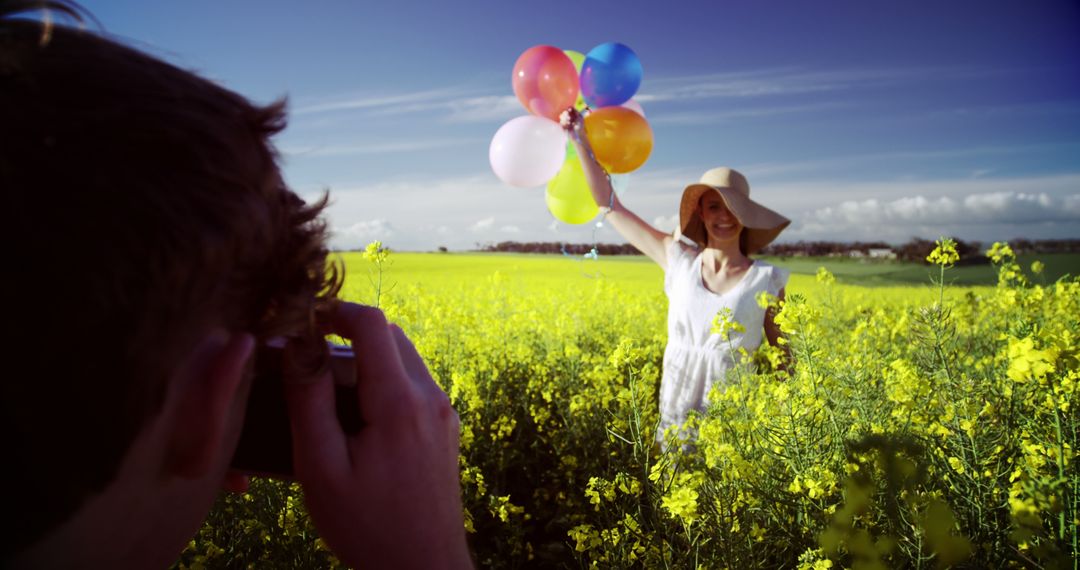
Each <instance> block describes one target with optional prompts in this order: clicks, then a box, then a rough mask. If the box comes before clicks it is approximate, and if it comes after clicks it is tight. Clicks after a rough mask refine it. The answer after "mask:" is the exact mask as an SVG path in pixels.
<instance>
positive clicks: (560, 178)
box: [544, 157, 600, 224]
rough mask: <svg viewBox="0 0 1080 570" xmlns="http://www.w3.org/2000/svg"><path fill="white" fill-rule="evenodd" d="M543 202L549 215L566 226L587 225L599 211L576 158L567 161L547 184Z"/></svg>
mask: <svg viewBox="0 0 1080 570" xmlns="http://www.w3.org/2000/svg"><path fill="white" fill-rule="evenodd" d="M544 200H545V201H546V202H547V207H548V210H549V211H550V212H551V215H552V216H555V219H556V220H559V221H560V222H565V223H567V224H585V223H588V222H589V221H591V220H592V219H593V218H595V217H596V214H597V213H599V211H600V208H598V207H597V206H596V202H594V201H593V197H592V192H590V191H589V183H588V182H587V181H586V180H585V171H584V170H583V169H582V168H581V162H580V161H579V160H578V159H577V157H574V158H571V159H567V161H566V162H564V163H563V165H562V169H560V170H559V173H558V174H556V175H555V178H552V179H551V181H550V182H548V185H547V192H545V194H544Z"/></svg>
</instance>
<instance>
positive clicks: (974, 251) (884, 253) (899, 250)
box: [476, 238, 1080, 265]
mask: <svg viewBox="0 0 1080 570" xmlns="http://www.w3.org/2000/svg"><path fill="white" fill-rule="evenodd" d="M1009 245H1010V246H1011V247H1012V249H1013V251H1014V252H1016V253H1017V254H1024V253H1080V239H1043V240H1029V239H1024V238H1019V239H1014V240H1010V241H1009ZM595 247H596V252H597V253H598V254H600V255H636V254H637V253H638V251H637V249H635V248H634V246H632V245H630V244H628V243H623V244H613V243H599V244H596V246H595ZM592 248H593V245H592V244H583V243H566V242H558V241H556V242H517V241H503V242H499V243H495V244H476V249H477V250H478V251H487V252H504V253H565V254H568V255H584V254H586V253H589V251H591V250H592ZM933 249H934V242H933V241H931V240H927V239H922V238H912V239H911V240H910V241H908V242H907V243H905V244H903V245H898V246H893V245H889V244H888V243H885V242H882V241H873V242H860V241H856V242H837V241H797V242H793V243H774V244H771V245H769V246H768V247H766V248H765V249H764V250H762V251H761V254H762V255H774V256H778V257H799V256H809V257H830V256H831V257H860V258H871V259H873V258H886V259H896V260H900V261H912V262H916V263H926V256H927V255H929V254H930V252H931V251H933ZM956 251H957V253H959V254H960V262H959V264H960V265H969V264H970V265H974V264H981V263H989V260H988V259H987V258H986V256H985V255H983V252H985V251H986V246H985V245H984V244H983V243H982V242H978V241H964V240H960V239H958V240H956Z"/></svg>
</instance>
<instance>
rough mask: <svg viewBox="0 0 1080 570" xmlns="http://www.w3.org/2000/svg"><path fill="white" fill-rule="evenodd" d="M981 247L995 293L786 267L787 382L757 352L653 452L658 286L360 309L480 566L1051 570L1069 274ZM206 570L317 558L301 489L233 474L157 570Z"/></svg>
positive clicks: (944, 252)
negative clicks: (444, 480) (234, 493)
mask: <svg viewBox="0 0 1080 570" xmlns="http://www.w3.org/2000/svg"><path fill="white" fill-rule="evenodd" d="M380 251H383V250H382V249H381V245H377V246H375V247H374V248H373V249H372V250H371V252H370V253H368V251H365V252H364V254H361V255H357V256H356V258H355V261H353V262H351V263H349V264H347V266H348V267H350V268H354V270H355V268H357V267H358V268H360V272H359V273H358V274H355V273H354V274H351V275H350V276H349V279H348V280H347V282H346V288H345V290H346V295H347V296H351V297H352V298H355V299H361V300H365V299H371V294H372V292H373V289H374V284H373V283H371V282H370V281H365V279H364V269H365V268H367V267H372V268H374V267H377V266H376V265H373V264H374V260H373V259H372V257H371V256H376V257H375V259H377V257H378V255H380ZM935 252H936V254H935ZM394 255H397V254H392V253H390V252H388V251H387V252H386V253H385V255H384V257H383V258H382V261H383V262H384V263H386V264H387V265H386V267H389V262H390V261H392V260H393V259H394ZM988 257H989V258H990V259H991V261H992V262H993V263H994V264H995V266H996V267H997V269H998V285H997V286H996V287H979V288H957V287H952V286H948V285H947V282H948V279H940V280H939V279H935V287H934V288H933V290H932V291H931V290H929V289H928V288H911V287H893V288H888V287H886V288H873V289H868V288H861V287H855V286H850V285H844V284H841V283H837V282H836V280H835V278H834V277H833V276H832V275H831V274H830V273H828V272H827V271H819V272H818V275H812V276H794V277H793V278H792V281H791V283H790V284H789V291H788V299H787V301H786V302H784V303H782V304H779V303H778V302H777V300H776V299H769V298H761V299H757V301H758V302H759V303H761V304H762V306H766V307H774V308H775V310H777V311H778V313H777V315H776V317H775V318H776V322H777V324H778V325H779V326H780V327H781V329H782V331H783V332H784V334H785V337H786V341H787V344H786V345H785V349H786V350H788V351H790V354H791V359H792V361H793V363H794V364H793V366H791V367H790V369H789V370H780V368H779V366H780V362H781V360H780V359H779V358H776V356H777V353H776V350H775V349H773V348H771V347H767V346H763V347H762V349H761V350H759V351H758V353H757V354H755V355H752V356H753V358H754V363H755V366H754V367H753V368H752V369H750V370H748V372H747V374H745V375H744V376H743V377H741V378H740V380H739V381H738V382H736V383H731V384H729V385H727V386H726V387H724V388H723V389H717V390H715V391H714V393H713V394H712V395H711V399H710V402H711V405H710V407H709V409H708V410H707V411H706V412H705V413H703V414H700V415H698V416H695V417H693V418H691V420H690V421H689V422H688V423H689V424H691V426H692V427H693V430H692V431H693V434H688V437H689V438H688V439H686V440H685V442H684V443H685V444H684V445H675V446H672V448H671V449H669V450H667V451H660V450H658V449H656V448H655V447H654V445H653V437H654V433H655V426H656V422H657V421H658V418H657V411H656V407H657V402H656V387H657V383H658V381H659V377H660V367H661V362H662V357H663V348H664V345H665V341H666V339H665V338H664V330H665V328H664V323H665V320H664V317H665V314H664V310H663V308H664V302H665V300H664V297H663V293H662V292H661V291H659V290H655V289H651V290H645V291H644V292H643V291H642V290H631V289H628V288H627V287H625V286H622V285H620V284H618V283H616V282H614V281H613V280H605V279H593V280H588V281H585V282H574V283H572V284H571V283H566V284H561V285H563V286H561V287H559V288H557V289H552V288H538V287H537V286H535V285H534V284H532V283H530V282H526V281H523V280H520V279H517V278H515V276H514V273H513V271H512V270H510V269H507V270H506V271H500V272H499V273H498V274H485V275H481V276H478V277H476V278H475V279H474V280H473V282H472V284H470V285H467V286H462V287H446V288H440V289H438V290H432V289H426V288H422V287H418V286H415V285H402V286H399V287H395V288H394V289H393V290H392V291H385V290H384V291H383V294H382V297H381V300H380V302H381V306H382V308H383V310H384V311H385V312H386V313H387V315H388V317H389V318H390V319H391V320H393V321H395V322H398V323H399V324H400V325H401V326H402V327H403V328H404V330H405V331H406V332H407V334H409V336H410V338H412V339H413V340H414V341H415V343H416V345H417V349H418V350H419V352H420V353H421V355H422V356H423V357H424V358H425V360H426V361H427V363H428V365H429V368H430V370H431V372H432V375H433V377H434V378H435V379H436V381H437V382H439V383H440V384H441V385H442V386H443V388H444V389H446V390H447V392H448V394H450V397H451V400H452V402H453V403H454V406H455V407H456V409H457V410H458V412H459V415H460V418H461V423H462V433H461V441H462V448H461V456H460V464H461V473H462V493H463V507H464V509H465V515H466V516H465V524H466V527H467V530H468V531H469V537H470V544H471V545H472V548H473V551H474V556H475V559H476V562H477V565H478V566H480V567H482V568H502V567H518V566H529V565H531V566H536V567H578V566H581V567H595V568H635V567H645V568H656V567H673V568H775V567H793V568H844V567H865V568H890V567H916V566H919V565H920V564H921V565H922V567H930V566H934V567H948V566H949V565H965V567H986V568H998V567H1034V566H1036V565H1037V566H1042V567H1058V566H1062V565H1066V566H1067V564H1068V562H1069V561H1071V560H1072V559H1073V558H1074V557H1075V556H1076V553H1077V538H1078V537H1077V527H1078V526H1080V508H1078V505H1080V503H1078V501H1080V498H1078V490H1080V477H1078V473H1077V470H1078V464H1080V455H1078V449H1080V448H1078V445H1080V442H1077V436H1078V434H1080V419H1078V416H1077V413H1076V409H1077V407H1076V406H1077V397H1078V395H1077V393H1078V390H1077V386H1078V384H1080V342H1078V339H1080V280H1078V279H1076V278H1070V279H1066V280H1063V281H1059V282H1056V283H1049V284H1032V283H1029V282H1028V281H1027V280H1026V279H1025V278H1024V276H1023V272H1022V271H1021V270H1020V268H1019V265H1018V264H1017V262H1016V256H1015V254H1014V253H1013V252H1012V250H1011V248H1009V247H1008V245H1007V244H994V245H993V246H992V247H991V248H990V250H989V252H988ZM928 258H930V259H928V261H929V262H930V263H933V264H935V265H936V267H937V269H936V270H935V272H936V273H937V274H938V275H939V276H942V275H944V276H947V273H946V272H947V271H949V270H950V268H951V267H952V266H953V265H955V264H956V263H957V262H958V261H959V258H958V256H957V254H956V251H955V244H950V241H949V240H947V239H944V238H943V239H942V240H939V242H938V243H937V244H936V247H935V251H934V252H931V255H930V256H928ZM508 263H509V262H508ZM1032 273H1033V274H1038V273H1039V272H1038V271H1034V270H1033V271H1032ZM779 305H782V306H779ZM935 307H936V308H935ZM715 324H716V325H717V328H716V332H721V331H724V330H726V332H727V334H728V335H734V334H738V333H739V332H741V331H739V329H738V327H737V326H736V325H737V323H734V322H732V321H731V319H730V317H728V318H727V319H726V320H725V319H724V316H723V315H717V319H716V322H715ZM729 338H730V337H729ZM226 553H227V554H226ZM200 565H201V566H200ZM215 565H217V566H245V565H252V566H253V567H267V566H287V567H320V568H333V567H336V565H337V563H336V561H335V560H333V558H332V556H331V554H330V553H329V552H328V551H326V549H325V545H322V546H320V542H319V539H318V536H317V533H315V531H314V528H313V527H312V526H311V524H310V520H308V517H307V515H306V512H305V511H304V507H303V501H302V498H301V496H300V491H299V489H298V488H295V487H294V486H292V485H288V484H285V483H279V482H274V481H267V480H256V481H255V482H254V484H253V486H252V489H251V491H249V493H248V494H247V495H245V496H239V497H225V498H222V499H221V500H220V501H219V503H218V506H217V507H216V508H215V511H214V513H213V514H212V515H211V518H210V520H209V521H208V523H207V525H206V526H205V527H204V528H203V529H202V530H201V531H200V533H199V535H198V536H197V537H196V538H195V540H194V541H193V543H192V544H191V545H189V548H188V549H187V550H186V551H185V553H184V555H183V556H182V557H181V560H180V561H179V562H178V566H179V567H184V568H196V567H214V566H215Z"/></svg>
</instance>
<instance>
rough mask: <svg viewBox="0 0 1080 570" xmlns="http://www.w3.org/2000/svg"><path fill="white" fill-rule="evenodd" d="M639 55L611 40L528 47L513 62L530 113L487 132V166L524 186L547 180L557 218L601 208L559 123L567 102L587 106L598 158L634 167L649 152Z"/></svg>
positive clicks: (571, 219) (614, 169)
mask: <svg viewBox="0 0 1080 570" xmlns="http://www.w3.org/2000/svg"><path fill="white" fill-rule="evenodd" d="M641 76H642V69H641V62H640V61H639V60H638V57H637V54H635V53H634V51H633V50H631V49H630V48H628V47H626V46H625V45H623V44H620V43H615V42H609V43H605V44H601V45H598V46H596V47H595V48H593V49H592V50H590V51H589V53H588V54H582V53H579V52H576V51H569V50H568V51H563V50H560V49H559V48H556V47H552V46H535V47H531V48H529V49H527V50H525V52H524V53H522V54H521V56H520V57H518V59H517V63H515V64H514V73H513V77H512V84H513V87H514V94H515V95H517V98H518V100H519V101H521V104H522V105H523V106H524V107H525V109H526V110H528V111H529V113H530V114H529V115H525V116H522V117H517V118H514V119H511V120H510V121H508V122H507V123H506V124H504V125H503V126H502V127H500V128H499V130H498V131H496V133H495V136H494V137H493V138H492V139H491V147H490V149H489V151H488V158H489V159H490V160H491V169H492V170H493V171H495V175H496V176H498V177H499V179H500V180H502V181H503V182H505V183H507V184H509V185H511V186H518V187H522V188H531V187H535V186H540V185H541V184H545V183H546V184H547V194H546V196H545V200H546V202H547V206H548V210H550V211H551V213H552V215H553V216H555V218H556V219H558V220H560V221H563V222H566V223H568V224H584V223H586V222H588V221H589V220H591V219H592V218H593V217H595V216H596V213H597V211H598V208H597V205H596V203H595V202H594V201H593V199H592V193H591V192H590V191H589V186H588V183H587V182H586V180H585V172H584V170H583V169H582V168H581V163H580V162H579V161H578V157H577V154H576V153H575V152H574V147H573V145H568V144H567V143H566V136H565V134H564V133H563V130H562V127H561V126H559V123H558V121H559V115H561V114H562V112H563V111H565V110H566V109H568V108H570V107H574V108H576V109H578V110H580V111H585V132H586V136H587V137H588V139H589V143H590V145H591V146H592V149H593V153H594V154H595V156H596V160H597V161H598V162H599V163H600V165H601V166H602V167H604V169H605V170H606V171H607V172H608V173H610V174H621V173H626V172H630V171H633V170H636V169H637V168H639V167H640V166H641V165H642V164H644V163H645V161H646V160H647V159H648V158H649V153H651V152H652V145H653V136H652V129H651V128H650V127H649V123H648V121H646V120H645V113H644V111H643V110H642V108H641V105H640V104H638V103H637V102H636V101H634V100H633V99H632V97H633V96H634V94H635V93H636V92H637V90H638V87H639V86H640V85H641Z"/></svg>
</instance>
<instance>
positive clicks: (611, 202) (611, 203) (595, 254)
mask: <svg viewBox="0 0 1080 570" xmlns="http://www.w3.org/2000/svg"><path fill="white" fill-rule="evenodd" d="M604 176H606V177H607V179H608V188H611V191H610V192H609V193H608V205H607V210H606V211H605V212H604V213H603V215H601V216H600V219H599V220H597V221H596V223H595V224H593V231H592V249H590V250H589V251H588V252H586V253H585V254H584V255H582V259H580V260H577V261H579V262H581V263H583V262H584V261H585V260H586V259H591V260H593V261H599V260H600V251H599V249H598V247H599V242H598V240H597V235H596V234H597V233H598V232H599V231H600V230H601V229H603V227H604V218H606V217H607V215H608V214H610V213H611V210H612V209H613V208H614V207H615V186H614V185H612V183H611V175H610V174H608V173H607V172H605V173H604ZM560 247H561V249H562V254H563V255H565V256H566V257H575V256H574V255H571V254H570V252H568V251H566V245H565V244H563V245H561V246H560ZM581 274H582V275H584V276H585V277H589V278H594V277H600V276H601V274H600V271H599V270H597V272H596V274H594V275H590V274H588V273H585V271H584V270H582V272H581Z"/></svg>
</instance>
